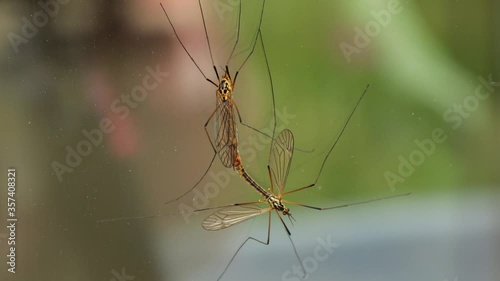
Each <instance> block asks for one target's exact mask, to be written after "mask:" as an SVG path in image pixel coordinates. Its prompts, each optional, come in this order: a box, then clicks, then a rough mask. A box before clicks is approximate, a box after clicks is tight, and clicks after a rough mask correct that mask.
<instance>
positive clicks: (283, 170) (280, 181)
mask: <svg viewBox="0 0 500 281" xmlns="http://www.w3.org/2000/svg"><path fill="white" fill-rule="evenodd" d="M293 145H294V140H293V134H292V132H291V131H290V130H288V129H285V130H283V131H281V133H280V134H279V135H278V137H277V138H276V140H274V141H273V143H272V147H271V155H270V158H269V167H270V169H271V177H272V181H273V182H272V185H273V187H278V188H279V194H278V196H281V194H282V193H283V192H284V190H285V185H286V179H287V178H288V172H289V171H290V164H291V163H292V157H293Z"/></svg>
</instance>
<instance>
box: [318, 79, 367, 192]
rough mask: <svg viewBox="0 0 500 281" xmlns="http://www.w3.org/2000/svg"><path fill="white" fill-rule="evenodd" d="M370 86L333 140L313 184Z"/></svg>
mask: <svg viewBox="0 0 500 281" xmlns="http://www.w3.org/2000/svg"><path fill="white" fill-rule="evenodd" d="M369 87H370V85H369V84H368V85H366V88H365V90H364V91H363V93H362V94H361V96H360V97H359V99H358V102H357V103H356V105H355V106H354V109H353V110H352V111H351V114H349V117H348V118H347V120H346V122H345V123H344V126H343V127H342V129H341V130H340V133H339V134H338V136H337V138H336V139H335V141H334V142H333V145H332V147H331V148H330V150H329V151H328V153H327V154H326V157H325V159H324V160H323V163H321V168H320V169H319V172H318V175H317V176H316V179H315V180H314V183H313V184H316V183H317V182H318V180H319V177H320V176H321V172H322V171H323V168H324V167H325V164H326V160H328V157H330V154H331V153H332V151H333V149H334V148H335V146H337V143H338V142H339V140H340V137H342V135H343V134H344V131H345V129H346V128H347V125H349V121H351V118H352V116H353V115H354V112H356V109H357V108H358V106H359V104H360V103H361V100H363V97H364V96H365V94H366V91H368V88H369Z"/></svg>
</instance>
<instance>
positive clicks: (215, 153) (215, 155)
mask: <svg viewBox="0 0 500 281" xmlns="http://www.w3.org/2000/svg"><path fill="white" fill-rule="evenodd" d="M221 105H222V104H219V105H218V106H217V107H216V108H215V110H214V111H213V112H212V114H210V117H208V120H207V122H206V123H205V133H206V134H207V137H208V140H209V141H210V145H211V146H212V149H213V151H214V155H213V156H212V160H210V164H209V165H208V167H207V169H206V170H205V173H203V175H202V176H201V178H200V179H199V180H198V181H197V182H196V183H195V184H194V185H193V187H191V188H190V189H189V190H187V191H186V192H184V193H183V194H182V195H180V196H179V197H177V198H175V199H172V200H170V201H167V202H165V203H164V204H169V203H172V202H175V201H177V200H179V199H181V198H182V197H184V196H186V195H187V194H188V193H190V192H191V191H193V189H195V187H197V186H198V184H200V182H201V181H202V180H203V179H204V178H205V176H206V175H207V174H208V171H209V170H210V168H211V167H212V165H213V163H214V161H215V158H216V157H217V153H218V152H217V149H216V148H215V145H214V143H213V142H212V138H211V137H210V133H209V132H208V130H207V126H208V123H210V120H212V118H213V117H214V115H215V113H216V112H217V111H218V110H219V108H220V106H221Z"/></svg>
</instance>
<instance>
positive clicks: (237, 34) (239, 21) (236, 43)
mask: <svg viewBox="0 0 500 281" xmlns="http://www.w3.org/2000/svg"><path fill="white" fill-rule="evenodd" d="M240 25H241V0H240V9H239V12H238V31H237V33H236V41H235V42H234V45H233V50H232V51H231V55H229V58H228V59H227V63H226V65H228V64H229V62H230V61H231V58H232V57H233V54H234V50H236V46H237V45H238V42H239V41H240Z"/></svg>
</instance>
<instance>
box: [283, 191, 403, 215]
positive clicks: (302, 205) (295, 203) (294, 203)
mask: <svg viewBox="0 0 500 281" xmlns="http://www.w3.org/2000/svg"><path fill="white" fill-rule="evenodd" d="M410 194H411V192H409V193H404V194H397V195H391V196H386V197H380V198H374V199H370V200H365V201H360V202H354V203H349V204H343V205H337V206H333V207H326V208H324V207H323V208H322V207H315V206H310V205H305V204H301V203H297V202H292V201H288V200H284V199H283V200H282V201H283V202H284V203H289V204H293V205H297V206H301V207H305V208H309V209H314V210H318V211H324V210H331V209H339V208H345V207H349V206H354V205H361V204H365V203H370V202H375V201H380V200H386V199H391V198H396V197H403V196H408V195H410Z"/></svg>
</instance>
